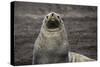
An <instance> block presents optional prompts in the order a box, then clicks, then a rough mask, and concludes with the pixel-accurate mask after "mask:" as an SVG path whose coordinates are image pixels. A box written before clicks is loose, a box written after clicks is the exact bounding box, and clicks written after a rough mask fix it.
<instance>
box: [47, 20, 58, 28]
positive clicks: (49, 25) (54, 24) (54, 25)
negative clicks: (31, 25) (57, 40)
mask: <svg viewBox="0 0 100 67" xmlns="http://www.w3.org/2000/svg"><path fill="white" fill-rule="evenodd" d="M46 26H47V28H48V29H55V28H59V26H60V22H59V21H58V20H56V19H55V20H49V21H48V22H47V24H46Z"/></svg>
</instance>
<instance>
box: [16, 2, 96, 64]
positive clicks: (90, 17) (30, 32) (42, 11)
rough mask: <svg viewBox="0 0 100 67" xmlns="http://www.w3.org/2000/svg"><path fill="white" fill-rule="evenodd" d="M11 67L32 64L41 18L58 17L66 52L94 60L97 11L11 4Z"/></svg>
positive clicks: (77, 6)
mask: <svg viewBox="0 0 100 67" xmlns="http://www.w3.org/2000/svg"><path fill="white" fill-rule="evenodd" d="M14 10H15V11H14V12H15V13H14V15H15V17H14V37H15V39H14V42H15V44H14V45H15V48H14V53H15V55H14V57H15V58H14V59H15V65H27V64H32V56H33V55H32V53H33V45H34V42H35V40H36V38H37V36H38V34H39V31H40V28H41V24H42V21H43V19H44V16H45V15H46V14H48V13H50V12H52V11H53V12H56V13H59V14H60V15H61V17H62V19H63V21H64V24H65V27H66V31H67V35H68V41H69V44H70V50H71V51H73V52H77V53H80V54H83V55H86V56H88V57H90V58H92V59H95V60H96V59H97V7H96V6H80V5H64V4H63V5H59V4H46V3H45V4H42V3H31V2H15V8H14Z"/></svg>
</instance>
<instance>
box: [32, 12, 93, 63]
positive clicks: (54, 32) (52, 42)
mask: <svg viewBox="0 0 100 67" xmlns="http://www.w3.org/2000/svg"><path fill="white" fill-rule="evenodd" d="M92 60H93V59H90V58H88V57H86V56H83V55H80V54H77V53H74V52H70V51H69V43H68V39H67V32H66V30H65V26H64V23H63V21H62V19H61V17H60V15H59V14H57V13H55V12H51V13H49V14H48V15H46V16H45V18H44V20H43V24H42V27H41V30H40V33H39V35H38V37H37V39H36V41H35V44H34V50H33V61H32V64H48V63H63V62H81V61H92Z"/></svg>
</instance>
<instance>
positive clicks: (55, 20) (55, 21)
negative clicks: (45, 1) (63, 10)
mask: <svg viewBox="0 0 100 67" xmlns="http://www.w3.org/2000/svg"><path fill="white" fill-rule="evenodd" d="M44 24H45V27H46V29H47V30H48V31H50V32H54V31H58V30H60V29H61V26H62V24H63V22H62V19H61V17H60V16H59V14H57V13H55V12H51V13H49V14H48V15H47V16H45V19H44Z"/></svg>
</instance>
